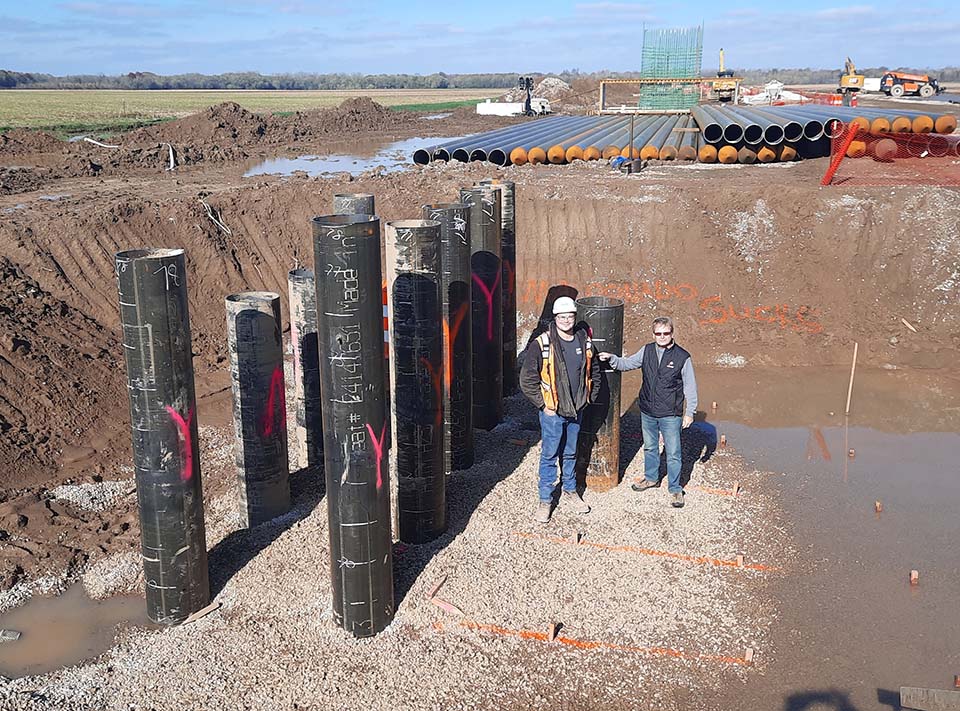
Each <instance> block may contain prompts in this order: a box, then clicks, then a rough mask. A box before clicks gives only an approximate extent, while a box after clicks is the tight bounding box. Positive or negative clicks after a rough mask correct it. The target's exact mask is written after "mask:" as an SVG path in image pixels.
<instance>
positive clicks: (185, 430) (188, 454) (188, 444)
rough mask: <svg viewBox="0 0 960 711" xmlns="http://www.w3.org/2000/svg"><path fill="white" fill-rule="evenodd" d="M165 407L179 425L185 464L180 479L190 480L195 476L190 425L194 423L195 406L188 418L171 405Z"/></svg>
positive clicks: (181, 452) (181, 469) (178, 430)
mask: <svg viewBox="0 0 960 711" xmlns="http://www.w3.org/2000/svg"><path fill="white" fill-rule="evenodd" d="M164 409H165V410H166V411H167V414H168V415H170V419H171V420H173V423H174V424H175V425H176V426H177V433H178V434H179V438H180V455H181V456H182V457H183V466H182V467H181V468H180V481H190V477H192V476H193V437H192V436H191V434H190V425H191V424H192V423H193V408H192V407H191V408H190V412H188V413H187V419H186V420H184V419H183V415H181V414H180V413H179V412H177V411H176V410H174V409H173V408H172V407H170V406H169V405H166V406H165V407H164Z"/></svg>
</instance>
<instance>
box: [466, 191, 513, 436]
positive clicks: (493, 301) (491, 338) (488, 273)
mask: <svg viewBox="0 0 960 711" xmlns="http://www.w3.org/2000/svg"><path fill="white" fill-rule="evenodd" d="M460 201H461V202H463V203H465V204H467V205H469V206H470V271H471V279H472V281H473V294H472V298H471V303H472V307H471V320H472V324H471V326H472V331H473V426H474V427H479V428H480V429H483V430H491V429H493V428H494V427H496V426H497V425H498V424H499V423H500V420H502V419H503V294H502V292H503V289H502V280H503V268H502V266H501V264H500V239H501V238H500V232H501V227H500V192H499V191H498V190H494V189H492V188H491V187H489V186H480V187H472V188H461V190H460Z"/></svg>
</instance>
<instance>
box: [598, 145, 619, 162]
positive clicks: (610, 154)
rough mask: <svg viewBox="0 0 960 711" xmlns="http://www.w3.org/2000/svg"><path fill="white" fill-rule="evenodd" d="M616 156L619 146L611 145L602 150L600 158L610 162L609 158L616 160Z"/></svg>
mask: <svg viewBox="0 0 960 711" xmlns="http://www.w3.org/2000/svg"><path fill="white" fill-rule="evenodd" d="M618 155H620V146H614V145H612V144H611V145H609V146H606V147H605V148H604V149H603V152H602V153H601V154H600V157H601V158H603V159H604V160H610V159H611V158H616V157H617V156H618Z"/></svg>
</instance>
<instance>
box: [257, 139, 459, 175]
mask: <svg viewBox="0 0 960 711" xmlns="http://www.w3.org/2000/svg"><path fill="white" fill-rule="evenodd" d="M451 140H453V139H452V138H437V137H433V138H408V139H406V140H403V141H396V142H394V143H391V144H389V145H386V146H384V145H383V144H382V143H381V144H372V145H370V144H363V143H353V144H342V145H340V146H335V145H331V146H330V150H331V152H330V153H329V154H327V155H305V156H297V157H295V158H283V157H281V158H271V159H269V160H266V161H262V162H260V163H257V164H256V165H253V166H251V167H249V168H248V169H247V170H246V172H245V173H244V174H243V177H244V178H249V177H252V176H255V175H292V174H293V173H296V172H304V173H306V174H307V175H310V176H318V175H325V174H328V173H344V172H346V173H350V174H351V175H360V174H361V173H363V172H365V171H368V170H372V169H374V168H377V167H379V166H382V167H383V170H384V172H385V173H393V172H396V171H398V170H403V169H405V168H409V167H411V166H413V154H414V152H415V151H417V150H419V149H421V148H427V147H429V146H434V145H437V144H439V143H444V142H445V141H451ZM338 151H342V152H338Z"/></svg>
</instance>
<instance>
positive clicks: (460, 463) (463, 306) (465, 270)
mask: <svg viewBox="0 0 960 711" xmlns="http://www.w3.org/2000/svg"><path fill="white" fill-rule="evenodd" d="M423 217H424V219H427V220H436V221H437V222H439V223H440V298H441V301H442V309H443V314H442V315H443V321H442V323H443V338H444V357H443V361H444V362H443V429H444V432H443V467H444V471H446V472H451V471H457V470H459V469H469V468H470V467H472V466H473V333H472V329H473V326H472V323H473V322H472V319H471V318H470V316H471V313H470V312H471V297H472V293H473V289H472V283H471V282H472V277H471V274H470V207H469V206H468V205H464V204H463V203H437V204H434V205H424V206H423Z"/></svg>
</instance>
